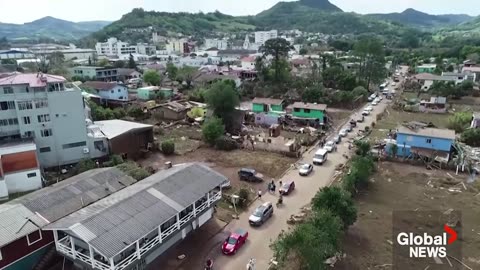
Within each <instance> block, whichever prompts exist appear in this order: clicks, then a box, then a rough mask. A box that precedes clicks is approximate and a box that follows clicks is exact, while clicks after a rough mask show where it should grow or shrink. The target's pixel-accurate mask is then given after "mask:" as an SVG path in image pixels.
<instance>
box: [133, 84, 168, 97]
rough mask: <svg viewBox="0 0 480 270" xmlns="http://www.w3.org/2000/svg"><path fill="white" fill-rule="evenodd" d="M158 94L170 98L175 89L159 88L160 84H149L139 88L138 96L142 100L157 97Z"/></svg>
mask: <svg viewBox="0 0 480 270" xmlns="http://www.w3.org/2000/svg"><path fill="white" fill-rule="evenodd" d="M158 95H162V97H163V98H167V99H168V98H170V97H172V96H173V89H171V88H159V87H158V86H147V87H142V88H138V89H137V98H138V99H140V100H152V99H156V98H157V96H158Z"/></svg>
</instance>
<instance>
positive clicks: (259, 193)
mask: <svg viewBox="0 0 480 270" xmlns="http://www.w3.org/2000/svg"><path fill="white" fill-rule="evenodd" d="M258 198H259V199H261V198H262V191H261V190H260V189H259V190H258Z"/></svg>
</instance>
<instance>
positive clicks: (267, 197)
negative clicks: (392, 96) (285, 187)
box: [211, 99, 388, 270]
mask: <svg viewBox="0 0 480 270" xmlns="http://www.w3.org/2000/svg"><path fill="white" fill-rule="evenodd" d="M387 102H388V101H387V100H386V99H383V100H382V102H381V103H380V104H378V105H377V106H374V111H373V112H372V113H371V114H370V116H367V117H365V122H364V123H359V125H358V126H357V127H356V128H355V129H354V130H353V131H352V132H350V133H349V134H348V136H347V137H346V138H343V140H342V142H341V144H340V145H339V146H338V151H337V152H336V153H335V152H334V153H332V154H330V155H329V156H328V160H327V162H326V163H325V164H324V165H322V166H315V168H314V171H313V173H312V174H311V175H310V176H308V177H301V176H299V175H298V171H297V170H290V171H288V172H287V173H286V174H285V176H284V177H283V178H282V179H281V180H282V181H283V182H284V183H285V182H286V181H288V180H294V181H295V184H296V189H295V191H294V192H293V193H292V194H290V195H289V196H284V205H283V206H282V207H280V208H275V209H274V215H273V216H272V218H270V219H269V220H268V221H267V222H266V223H265V224H263V225H262V226H261V227H259V228H253V227H250V226H249V224H248V217H249V215H250V213H251V212H252V211H253V210H254V209H255V207H257V206H259V205H261V204H262V203H263V202H266V201H270V202H272V203H273V204H274V205H275V203H276V201H277V198H278V197H277V195H276V194H275V195H272V194H264V195H263V196H262V198H261V199H258V200H257V201H255V202H254V203H253V204H252V206H251V207H250V209H249V210H248V211H246V212H244V213H242V214H241V215H240V217H239V219H238V220H234V221H232V222H231V223H230V224H229V225H228V226H227V227H226V228H225V230H226V231H232V230H234V229H235V228H238V227H240V228H247V229H248V230H249V240H248V241H247V243H246V244H245V246H244V247H242V248H241V249H240V250H239V251H238V252H237V254H235V255H234V256H223V255H221V254H220V247H218V248H217V249H216V250H214V251H213V252H212V254H211V256H212V257H215V269H224V270H234V269H235V270H236V269H246V264H247V262H248V260H249V259H250V258H255V260H256V269H257V270H263V269H268V266H269V262H270V259H271V258H272V256H273V254H272V251H271V249H270V247H269V244H270V242H271V241H273V240H275V239H276V238H277V236H278V235H279V233H280V232H281V231H282V230H287V229H288V227H289V226H288V224H287V223H286V222H287V219H288V218H289V217H290V216H291V215H292V214H297V213H298V212H299V209H300V208H301V207H303V206H305V205H306V204H308V203H309V202H310V200H311V198H313V197H314V195H315V193H316V192H317V191H318V190H319V189H320V188H322V187H325V186H328V185H329V184H330V183H331V181H332V176H333V174H334V172H335V166H337V165H338V164H344V163H345V162H346V158H345V157H344V156H343V155H344V154H348V152H349V151H348V140H351V139H353V137H354V136H355V134H356V132H357V131H358V130H359V129H364V128H365V126H367V125H371V123H372V122H373V121H374V120H375V119H376V115H377V114H379V113H381V112H383V111H384V110H385V107H386V106H387ZM362 109H363V108H362ZM359 113H360V112H355V113H353V114H352V115H355V114H357V115H358V114H359ZM332 136H333V135H332ZM315 151H316V148H315V149H311V151H309V152H307V153H305V155H304V157H303V158H302V161H304V162H309V163H311V162H312V158H313V155H314V154H315ZM277 186H278V185H277Z"/></svg>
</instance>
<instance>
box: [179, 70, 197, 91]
mask: <svg viewBox="0 0 480 270" xmlns="http://www.w3.org/2000/svg"><path fill="white" fill-rule="evenodd" d="M196 71H197V69H196V68H194V67H190V66H183V67H182V68H180V69H179V70H178V74H177V80H181V82H185V83H186V84H187V88H188V89H190V88H191V87H192V81H193V79H194V76H195V72H196Z"/></svg>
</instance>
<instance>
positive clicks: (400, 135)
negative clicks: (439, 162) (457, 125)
mask: <svg viewBox="0 0 480 270" xmlns="http://www.w3.org/2000/svg"><path fill="white" fill-rule="evenodd" d="M454 141H455V131H454V130H450V129H438V128H419V129H417V130H413V129H409V128H406V127H403V126H401V127H398V128H397V146H398V151H397V155H398V156H405V157H406V156H410V154H415V155H418V156H424V157H428V158H430V157H439V158H443V159H445V160H447V161H448V159H449V157H450V151H451V149H452V145H453V143H454Z"/></svg>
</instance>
